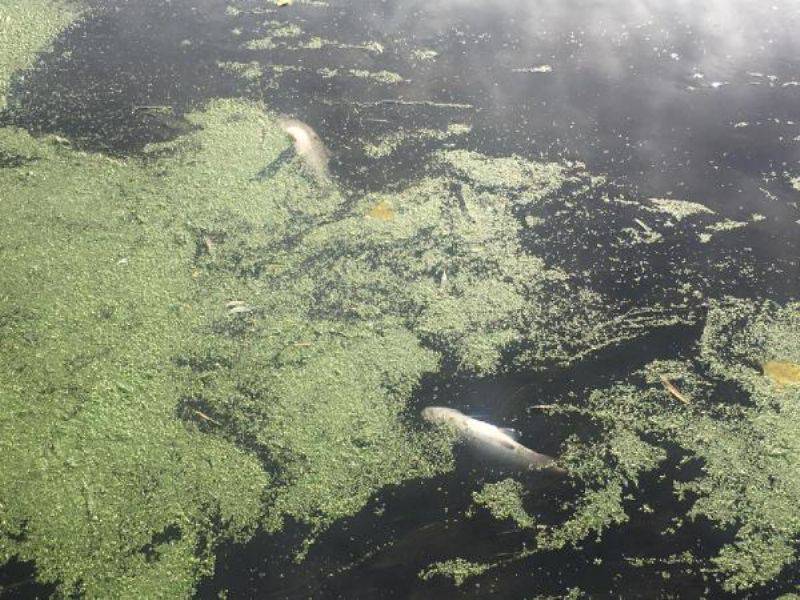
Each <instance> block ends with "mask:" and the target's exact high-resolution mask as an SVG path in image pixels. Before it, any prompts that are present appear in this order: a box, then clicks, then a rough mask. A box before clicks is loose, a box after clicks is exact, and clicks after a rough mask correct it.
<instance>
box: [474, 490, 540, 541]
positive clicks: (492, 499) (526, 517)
mask: <svg viewBox="0 0 800 600" xmlns="http://www.w3.org/2000/svg"><path fill="white" fill-rule="evenodd" d="M524 498H525V488H524V487H523V486H522V484H521V483H520V482H519V481H516V480H515V479H511V478H507V479H503V480H502V481H499V482H497V483H487V484H485V485H484V486H483V489H481V490H480V491H479V492H473V494H472V499H473V500H474V502H475V504H476V505H477V506H483V507H485V508H486V509H488V510H489V512H490V513H491V514H492V516H493V517H494V518H496V519H498V520H501V521H502V520H505V519H510V520H511V521H513V522H514V523H515V524H516V525H517V526H518V527H521V528H523V529H530V528H531V527H534V526H535V525H536V519H534V517H532V516H531V515H530V514H529V513H528V512H527V511H526V510H525V506H524V504H523V502H524Z"/></svg>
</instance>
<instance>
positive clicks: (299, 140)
mask: <svg viewBox="0 0 800 600" xmlns="http://www.w3.org/2000/svg"><path fill="white" fill-rule="evenodd" d="M278 125H279V126H280V128H281V129H283V130H284V131H285V132H286V133H287V134H289V137H291V138H292V141H293V142H294V151H295V152H296V153H297V155H298V156H299V157H300V159H301V160H302V161H303V163H304V164H305V165H306V167H307V168H308V170H309V171H310V172H311V174H312V175H313V176H314V178H315V179H316V180H317V181H318V182H319V183H323V184H324V183H329V182H330V173H329V171H328V161H329V160H330V153H329V152H328V149H327V148H326V147H325V144H323V143H322V140H321V139H320V137H319V135H317V132H316V131H314V130H313V129H312V128H311V127H310V126H309V125H308V124H306V123H303V122H302V121H299V120H298V119H293V118H291V117H280V118H279V119H278Z"/></svg>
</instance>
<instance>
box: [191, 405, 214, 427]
mask: <svg viewBox="0 0 800 600" xmlns="http://www.w3.org/2000/svg"><path fill="white" fill-rule="evenodd" d="M192 412H193V413H194V414H196V415H197V416H198V417H200V418H201V419H203V420H204V421H209V422H210V423H214V425H219V424H220V423H219V421H215V420H214V419H212V418H211V417H209V416H208V415H207V414H206V413H204V412H200V411H199V410H197V409H194V408H193V409H192Z"/></svg>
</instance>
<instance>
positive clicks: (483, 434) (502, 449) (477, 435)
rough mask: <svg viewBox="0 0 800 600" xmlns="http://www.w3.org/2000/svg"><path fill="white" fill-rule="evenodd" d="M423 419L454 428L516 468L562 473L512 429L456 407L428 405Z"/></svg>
mask: <svg viewBox="0 0 800 600" xmlns="http://www.w3.org/2000/svg"><path fill="white" fill-rule="evenodd" d="M422 418H423V419H425V420H426V421H429V422H430V423H434V424H436V425H446V426H450V427H453V428H454V429H455V431H456V432H457V433H458V435H459V436H460V437H461V438H462V439H463V440H464V441H465V442H466V443H467V444H468V445H469V446H470V447H472V448H473V449H474V450H477V451H480V452H483V453H487V454H489V455H491V456H492V457H494V458H497V459H499V460H500V461H501V462H503V463H505V464H508V465H511V466H513V467H515V468H517V469H521V470H528V469H539V468H550V469H552V470H554V471H559V472H563V470H562V469H560V468H559V467H557V466H556V464H555V462H556V461H555V459H554V458H552V457H550V456H547V455H546V454H539V453H538V452H534V451H533V450H531V449H530V448H527V447H525V446H523V445H522V444H520V443H519V442H518V441H516V440H515V439H514V438H513V437H512V435H511V431H510V430H508V429H503V428H500V427H496V426H495V425H492V424H490V423H487V422H485V421H480V420H478V419H474V418H472V417H468V416H467V415H465V414H464V413H462V412H460V411H458V410H456V409H454V408H446V407H444V406H428V407H427V408H424V409H423V410H422Z"/></svg>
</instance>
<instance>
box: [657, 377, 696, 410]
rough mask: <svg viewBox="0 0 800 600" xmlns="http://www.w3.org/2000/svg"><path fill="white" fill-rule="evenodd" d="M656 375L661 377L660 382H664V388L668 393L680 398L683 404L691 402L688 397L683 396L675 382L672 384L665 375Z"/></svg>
mask: <svg viewBox="0 0 800 600" xmlns="http://www.w3.org/2000/svg"><path fill="white" fill-rule="evenodd" d="M658 377H659V379H661V383H663V384H664V388H665V389H666V390H667V391H668V392H669V393H670V394H672V395H673V396H674V397H675V398H677V399H678V400H680V401H681V402H683V403H684V404H691V400H689V398H687V397H686V396H684V395H683V394H682V393H681V391H680V390H679V389H678V388H677V387H675V384H673V383H672V382H671V381H670V380H669V379H667V377H666V376H665V375H659V376H658Z"/></svg>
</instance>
